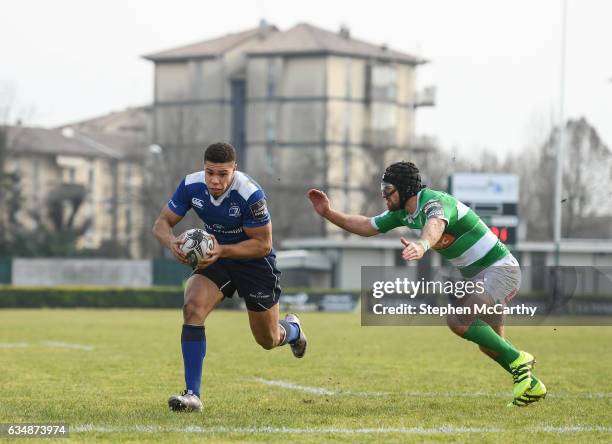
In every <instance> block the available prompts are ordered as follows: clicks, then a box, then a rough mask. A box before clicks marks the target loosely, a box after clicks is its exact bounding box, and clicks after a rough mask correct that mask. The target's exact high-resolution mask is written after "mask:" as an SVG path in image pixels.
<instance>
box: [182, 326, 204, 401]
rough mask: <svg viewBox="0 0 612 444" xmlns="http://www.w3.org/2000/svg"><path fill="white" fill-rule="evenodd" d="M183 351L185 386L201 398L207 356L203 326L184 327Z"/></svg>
mask: <svg viewBox="0 0 612 444" xmlns="http://www.w3.org/2000/svg"><path fill="white" fill-rule="evenodd" d="M181 349H182V350H183V365H184V366H185V385H186V387H187V391H189V390H191V391H192V392H193V393H195V394H196V395H198V397H199V396H200V384H201V382H202V366H203V364H204V356H206V334H205V333H204V326H202V325H188V324H184V325H183V331H182V333H181Z"/></svg>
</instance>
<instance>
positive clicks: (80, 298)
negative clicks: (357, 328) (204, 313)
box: [0, 285, 358, 311]
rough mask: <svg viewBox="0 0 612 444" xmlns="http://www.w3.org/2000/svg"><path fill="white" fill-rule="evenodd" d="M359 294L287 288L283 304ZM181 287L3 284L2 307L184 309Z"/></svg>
mask: <svg viewBox="0 0 612 444" xmlns="http://www.w3.org/2000/svg"><path fill="white" fill-rule="evenodd" d="M357 298H358V294H357V293H355V292H348V293H347V292H341V291H333V290H321V289H307V288H305V289H298V288H292V289H286V290H285V291H283V295H282V296H281V306H282V307H287V308H294V309H298V308H299V309H304V310H338V311H346V310H350V309H352V307H353V306H354V304H355V303H356V301H357ZM182 305H183V289H182V288H181V287H151V288H142V289H136V288H116V287H13V286H9V285H6V286H0V308H42V307H48V308H75V307H82V308H181V307H182ZM241 305H242V299H241V298H239V297H238V295H234V297H233V298H227V299H224V300H223V301H222V302H221V304H219V305H218V307H219V308H240V306H241Z"/></svg>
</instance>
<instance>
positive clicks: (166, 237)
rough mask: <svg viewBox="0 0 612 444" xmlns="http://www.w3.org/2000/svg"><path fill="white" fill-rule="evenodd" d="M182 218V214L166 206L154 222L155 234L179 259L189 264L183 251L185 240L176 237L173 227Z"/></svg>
mask: <svg viewBox="0 0 612 444" xmlns="http://www.w3.org/2000/svg"><path fill="white" fill-rule="evenodd" d="M182 218H183V217H182V216H179V215H178V214H175V213H173V212H172V211H170V209H168V207H164V208H163V209H162V211H161V213H160V214H159V216H158V217H157V219H156V220H155V223H154V224H153V236H155V238H156V239H157V240H158V241H159V243H160V244H162V245H163V246H164V247H166V248H168V249H169V250H170V251H172V254H173V255H174V257H175V258H176V260H177V261H179V262H181V263H183V264H187V263H188V261H187V257H186V256H185V253H183V252H182V251H181V244H183V243H185V241H183V240H181V239H177V238H176V237H174V233H173V232H172V227H174V226H175V225H176V224H178V223H179V222H180V221H181V219H182Z"/></svg>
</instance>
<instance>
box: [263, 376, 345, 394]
mask: <svg viewBox="0 0 612 444" xmlns="http://www.w3.org/2000/svg"><path fill="white" fill-rule="evenodd" d="M255 380H256V381H257V382H259V383H260V384H265V385H273V386H276V387H282V388H285V389H289V390H300V391H302V392H306V393H314V394H316V395H336V394H337V392H334V391H333V390H327V389H324V388H320V387H308V386H306V385H299V384H293V383H292V382H286V381H271V380H268V379H263V378H255Z"/></svg>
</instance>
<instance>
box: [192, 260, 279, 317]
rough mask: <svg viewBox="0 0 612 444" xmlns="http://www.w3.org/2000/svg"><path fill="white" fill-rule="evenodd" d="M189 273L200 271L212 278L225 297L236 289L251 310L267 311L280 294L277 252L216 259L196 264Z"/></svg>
mask: <svg viewBox="0 0 612 444" xmlns="http://www.w3.org/2000/svg"><path fill="white" fill-rule="evenodd" d="M192 274H200V275H202V276H205V277H207V278H208V279H210V280H211V281H213V282H214V283H215V284H216V285H217V287H219V290H221V292H222V293H223V296H224V297H226V298H231V297H232V295H233V294H234V292H235V291H238V296H240V297H241V298H242V299H244V302H245V303H246V306H247V309H248V310H250V311H266V310H268V309H269V308H271V307H274V305H276V304H277V303H278V299H279V298H280V294H281V287H280V274H281V273H280V271H279V270H278V268H276V256H275V255H273V254H272V255H268V256H266V257H261V258H256V259H225V258H221V259H218V260H217V261H216V262H215V263H214V264H212V265H211V266H209V267H206V268H198V269H197V270H194V272H193V273H192Z"/></svg>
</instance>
